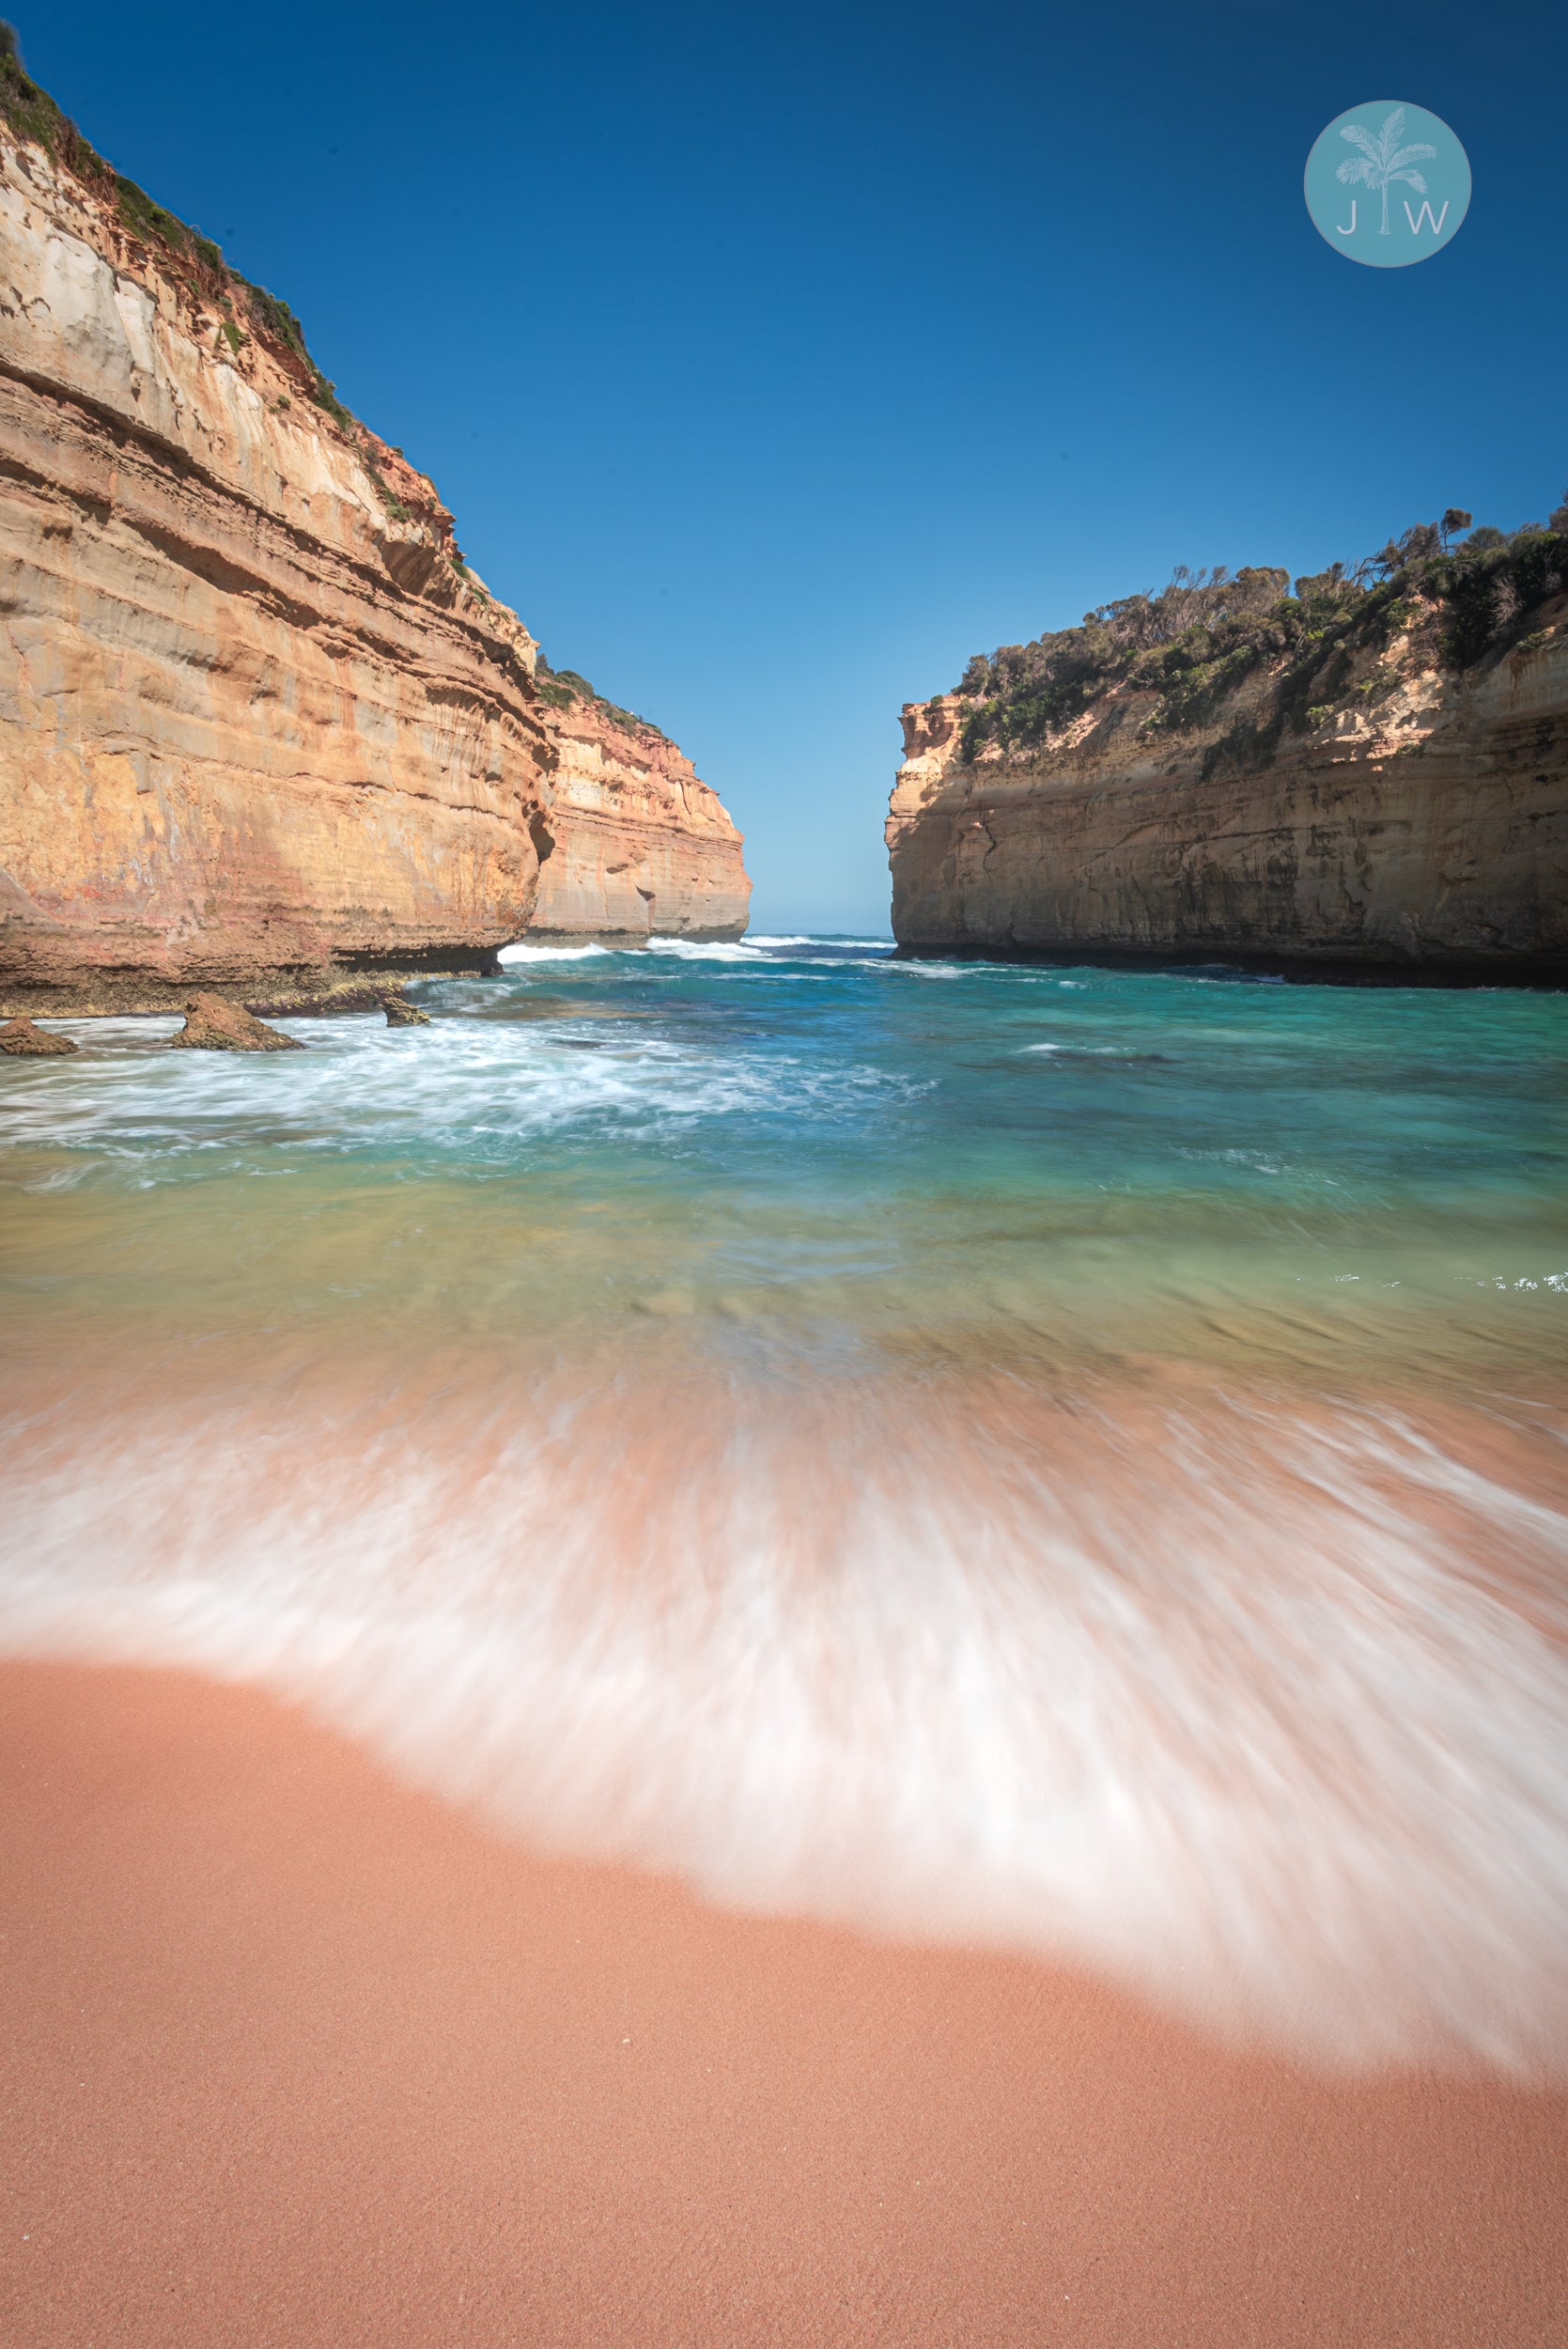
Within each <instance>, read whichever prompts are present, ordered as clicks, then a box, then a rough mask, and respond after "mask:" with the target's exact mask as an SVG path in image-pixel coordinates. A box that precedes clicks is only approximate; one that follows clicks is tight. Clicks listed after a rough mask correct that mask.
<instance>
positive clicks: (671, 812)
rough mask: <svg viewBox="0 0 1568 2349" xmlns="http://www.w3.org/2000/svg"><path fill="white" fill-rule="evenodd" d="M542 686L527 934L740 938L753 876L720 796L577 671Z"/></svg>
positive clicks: (657, 735)
mask: <svg viewBox="0 0 1568 2349" xmlns="http://www.w3.org/2000/svg"><path fill="white" fill-rule="evenodd" d="M544 692H545V695H546V698H547V702H549V703H550V704H551V708H549V712H548V714H549V719H550V723H551V732H552V735H553V739H554V742H555V748H556V754H557V761H558V763H557V765H556V769H555V772H554V775H553V777H552V781H551V807H550V813H549V816H548V817H547V819H546V820H547V823H548V826H549V832H550V835H551V840H552V842H553V848H552V852H551V854H550V855H549V856H548V857H547V860H546V862H545V863H544V865H543V867H542V869H541V872H540V875H539V895H538V902H537V904H536V907H535V910H534V919H533V922H532V923H531V925H530V927H529V935H530V937H534V936H539V937H550V938H595V939H601V940H605V941H622V942H629V943H640V942H641V941H644V940H645V939H647V938H648V937H650V936H652V935H660V936H664V937H679V938H713V939H718V938H738V937H739V936H740V935H741V933H742V932H743V931H744V929H745V927H746V915H747V906H748V903H749V900H750V898H751V894H752V884H751V882H750V880H749V879H747V877H746V868H745V866H744V864H743V863H742V862H741V839H740V834H739V833H738V832H737V831H736V828H735V826H734V824H733V823H732V822H731V821H730V819H729V817H728V816H727V815H726V814H725V812H724V809H723V808H722V805H721V804H720V801H719V797H718V794H717V793H716V792H714V791H711V790H710V789H709V788H708V786H707V785H706V783H704V782H702V781H701V780H700V779H699V777H698V775H697V773H696V771H695V770H694V769H693V768H692V765H691V760H690V759H689V758H687V757H686V755H685V754H684V753H683V752H681V751H680V750H678V749H677V748H676V746H675V743H673V742H671V741H668V740H667V739H665V737H664V736H663V735H662V734H660V732H659V731H658V729H657V728H656V727H654V726H650V725H649V724H647V723H646V722H645V721H644V720H642V719H640V718H635V717H633V716H632V715H631V714H630V712H629V711H627V710H623V709H617V708H613V705H611V704H609V703H607V702H605V701H603V700H602V699H601V698H599V697H598V696H597V695H595V694H594V693H593V692H592V689H591V688H589V687H587V686H586V685H585V684H584V683H583V682H582V680H581V679H576V678H574V679H573V680H572V681H571V683H570V684H567V683H565V682H564V681H563V682H560V683H558V682H557V681H556V680H554V679H552V678H548V677H547V680H546V683H545V686H544Z"/></svg>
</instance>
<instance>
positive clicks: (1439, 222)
mask: <svg viewBox="0 0 1568 2349" xmlns="http://www.w3.org/2000/svg"><path fill="white" fill-rule="evenodd" d="M1448 216H1449V208H1448V204H1447V203H1446V202H1445V203H1444V206H1443V209H1442V210H1441V211H1440V212H1439V213H1438V214H1437V217H1436V220H1432V207H1431V205H1430V204H1423V205H1422V206H1421V210H1420V211H1419V212H1413V211H1412V210H1410V207H1409V205H1408V203H1406V205H1405V219H1406V220H1407V221H1408V222H1409V224H1410V234H1411V235H1412V236H1413V237H1419V236H1420V235H1421V223H1422V221H1423V220H1431V221H1432V233H1433V235H1434V236H1435V237H1440V236H1441V235H1442V233H1443V223H1444V221H1445V220H1447V218H1448Z"/></svg>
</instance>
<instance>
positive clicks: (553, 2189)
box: [0, 1665, 1568, 2349]
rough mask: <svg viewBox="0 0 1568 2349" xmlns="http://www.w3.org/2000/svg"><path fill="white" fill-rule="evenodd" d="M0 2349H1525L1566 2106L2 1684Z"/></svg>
mask: <svg viewBox="0 0 1568 2349" xmlns="http://www.w3.org/2000/svg"><path fill="white" fill-rule="evenodd" d="M0 1770H3V1777H4V1790H5V1792H4V1809H3V1812H0V1843H3V1862H0V1901H3V1908H4V1913H3V1916H0V1929H3V1933H4V1940H3V1942H0V1970H3V1987H0V2029H3V2032H4V2041H5V2056H4V2071H5V2077H4V2090H3V2095H4V2114H5V2119H4V2128H3V2137H0V2339H3V2340H4V2341H5V2342H6V2343H7V2344H8V2349H44V2344H48V2349H61V2344H66V2343H70V2344H72V2345H73V2349H86V2344H88V2343H90V2344H92V2345H93V2349H119V2344H126V2349H155V2345H156V2344H160V2343H167V2342H180V2343H200V2344H202V2345H203V2349H208V2345H209V2344H210V2345H211V2349H219V2345H220V2344H225V2343H234V2344H241V2343H243V2344H245V2349H263V2345H264V2344H276V2349H314V2345H315V2344H328V2343H331V2344H338V2343H365V2344H374V2349H395V2345H396V2349H401V2345H402V2344H409V2349H414V2344H418V2349H433V2345H434V2344H446V2343H452V2344H462V2345H463V2349H489V2344H491V2343H497V2344H499V2343H502V2342H507V2343H529V2344H532V2343H538V2344H549V2349H568V2345H570V2344H578V2343H588V2342H594V2343H600V2342H602V2343H626V2344H634V2345H635V2349H665V2344H669V2345H670V2349H674V2344H676V2343H681V2344H706V2343H714V2344H723V2349H749V2345H750V2344H753V2343H759V2344H760V2343H763V2342H768V2343H777V2344H780V2349H806V2345H807V2344H810V2343H815V2342H832V2343H841V2342H842V2343H855V2344H862V2343H872V2342H877V2343H908V2344H911V2349H913V2345H914V2344H919V2349H948V2345H949V2344H952V2345H953V2349H960V2345H961V2349H982V2345H983V2344H991V2343H995V2344H998V2345H999V2349H1000V2345H1001V2344H1006V2345H1007V2349H1019V2345H1020V2344H1030V2345H1031V2349H1033V2344H1046V2343H1051V2344H1055V2343H1058V2342H1060V2343H1076V2344H1096V2345H1098V2344H1103V2345H1104V2349H1137V2345H1138V2344H1141V2343H1150V2344H1154V2343H1157V2344H1160V2349H1186V2345H1187V2344H1190V2345H1191V2349H1231V2344H1242V2343H1245V2344H1248V2345H1249V2349H1307V2345H1309V2344H1318V2343H1328V2342H1333V2343H1343V2344H1347V2345H1348V2344H1352V2343H1354V2344H1357V2349H1400V2345H1401V2344H1406V2343H1407V2344H1410V2349H1417V2344H1419V2349H1449V2344H1459V2343H1467V2344H1470V2343H1473V2344H1475V2349H1504V2344H1506V2349H1532V2344H1536V2343H1540V2344H1543V2349H1544V2345H1545V2344H1546V2343H1547V2342H1554V2343H1556V2342H1560V2341H1562V2340H1563V2338H1564V2337H1565V2335H1568V2304H1565V2303H1568V2295H1565V2293H1564V2289H1563V2284H1562V2279H1563V2277H1564V2274H1565V2273H1568V2195H1565V2193H1564V2186H1565V2184H1568V2160H1565V2152H1568V2130H1565V2127H1564V2123H1565V2121H1568V2097H1564V2096H1561V2095H1532V2094H1529V2093H1527V2092H1520V2091H1515V2090H1513V2089H1510V2088H1507V2087H1504V2086H1502V2085H1499V2084H1497V2083H1494V2082H1488V2081H1484V2080H1470V2081H1463V2082H1456V2081H1452V2080H1447V2081H1444V2080H1436V2079H1431V2078H1408V2077H1406V2078H1399V2079H1391V2080H1386V2081H1382V2082H1376V2083H1372V2084H1363V2085H1358V2086H1346V2085H1343V2084H1332V2083H1325V2082H1323V2081H1318V2080H1313V2079H1311V2078H1308V2077H1304V2076H1302V2075H1301V2074H1299V2073H1296V2072H1295V2071H1293V2070H1291V2069H1290V2068H1289V2067H1288V2066H1286V2065H1284V2064H1282V2063H1279V2062H1275V2061H1269V2060H1265V2059H1263V2058H1244V2059H1240V2058H1236V2057H1234V2056H1230V2055H1227V2054H1224V2053H1221V2052H1219V2051H1217V2050H1216V2049H1215V2048H1213V2047H1211V2046H1208V2045H1206V2044H1205V2043H1204V2042H1203V2041H1202V2040H1200V2039H1198V2038H1196V2037H1193V2036H1191V2035H1189V2034H1188V2033H1186V2032H1185V2031H1183V2030H1179V2029H1177V2028H1175V2027H1173V2026H1172V2025H1170V2024H1168V2023H1166V2022H1164V2021H1162V2020H1159V2019H1157V2017H1154V2016H1152V2015H1149V2014H1147V2013H1146V2012H1144V2011H1142V2010H1141V2009H1140V2008H1138V2007H1137V2006H1135V2005H1133V2004H1131V2003H1130V2002H1128V2001H1126V2000H1125V1999H1121V1998H1119V1997H1117V1996H1114V1995H1112V1994H1111V1993H1110V1992H1109V1991H1107V1990H1104V1989H1102V1988H1100V1987H1098V1986H1096V1985H1095V1984H1094V1983H1089V1982H1086V1981H1083V1980H1079V1979H1077V1978H1074V1977H1072V1976H1068V1975H1065V1974H1062V1973H1057V1972H1051V1971H1048V1970H1045V1969H1043V1968H1038V1967H1035V1966H1032V1965H1028V1964H1024V1963H1021V1962H1019V1963H1015V1962H1011V1961H1008V1960H1005V1959H999V1958H994V1957H970V1956H962V1955H953V1954H931V1953H927V1952H918V1951H909V1950H901V1949H892V1948H884V1947H879V1946H877V1945H875V1944H872V1943H868V1942H865V1941H862V1940H860V1939H857V1938H856V1937H853V1936H851V1935H849V1934H846V1933H839V1932H833V1931H828V1930H825V1929H822V1928H820V1927H817V1926H813V1925H805V1924H796V1923H780V1922H774V1921H756V1920H751V1919H737V1918H734V1917H728V1916H722V1915H717V1914H713V1913H710V1912H709V1911H707V1910H706V1909H704V1908H703V1907H701V1906H699V1905H698V1904H697V1903H696V1902H695V1901H694V1900H692V1899H691V1897H689V1896H688V1895H687V1894H686V1893H685V1892H684V1891H682V1890H678V1889H675V1888H674V1887H672V1886H670V1885H668V1884H663V1883H656V1882H644V1881H640V1880H637V1879H635V1878H632V1877H629V1876H627V1875H619V1874H615V1873H612V1872H610V1871H606V1870H599V1869H595V1868H590V1867H582V1866H572V1865H566V1864H560V1863H555V1862H548V1861H541V1860H538V1859H533V1858H530V1857H528V1856H526V1855H524V1854H522V1853H520V1852H516V1851H513V1850H511V1849H508V1848H506V1847H505V1846H502V1845H499V1844H497V1843H493V1842H491V1841H489V1840H488V1839H487V1838H486V1837H485V1836H484V1835H482V1834H481V1833H480V1832H478V1831H477V1830H476V1829H474V1828H473V1827H471V1826H470V1825H469V1824H467V1823H466V1822H465V1821H464V1820H463V1819H461V1818H460V1817H458V1816H455V1815H454V1814H453V1813H451V1812H447V1811H446V1810H444V1809H442V1807H441V1806H440V1805H439V1804H437V1803H435V1802H434V1801H431V1800H428V1799H427V1798H425V1797H422V1796H420V1795H417V1794H413V1793H410V1792H408V1791H406V1790H404V1789H402V1788H401V1787H398V1786H396V1785H395V1784H392V1783H391V1782H389V1781H387V1780H386V1779H385V1778H384V1777H383V1776H382V1775H380V1773H379V1771H378V1770H377V1769H376V1768H375V1767H374V1766H372V1765H371V1764H370V1763H369V1762H368V1761H367V1760H365V1758H363V1757H362V1756H361V1755H360V1754H359V1753H357V1752H356V1751H355V1750H352V1749H351V1748H349V1746H347V1745H345V1744H343V1743H341V1742H340V1741H339V1740H337V1739H336V1738H334V1737H333V1736H331V1735H327V1734H325V1733H323V1732H322V1731H320V1730H318V1729H316V1728H314V1727H312V1726H310V1725H308V1724H307V1723H305V1722H303V1720H301V1719H299V1718H298V1717H297V1716H295V1715H293V1714H291V1713H289V1712H287V1710H285V1709H283V1708H281V1707H279V1706H277V1705H274V1704H272V1703H269V1702H267V1701H266V1700H264V1699H262V1698H260V1697H257V1696H254V1695H251V1694H248V1693H244V1692H239V1691H235V1690H230V1689H222V1688H212V1687H209V1686H206V1685H204V1684H202V1683H199V1682H196V1681H194V1680H189V1679H185V1678H181V1677H179V1676H177V1675H174V1674H162V1673H150V1672H149V1673H141V1672H110V1671H88V1670H76V1669H66V1668H57V1667H53V1666H47V1667H46V1666H36V1665H12V1666H8V1667H5V1668H4V1669H3V1670H0Z"/></svg>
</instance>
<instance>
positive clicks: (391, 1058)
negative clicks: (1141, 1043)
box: [0, 991, 913, 1172]
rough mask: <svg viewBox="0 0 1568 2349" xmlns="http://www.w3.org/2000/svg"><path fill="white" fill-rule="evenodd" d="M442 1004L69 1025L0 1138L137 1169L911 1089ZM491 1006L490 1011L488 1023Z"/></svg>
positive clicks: (605, 1024)
mask: <svg viewBox="0 0 1568 2349" xmlns="http://www.w3.org/2000/svg"><path fill="white" fill-rule="evenodd" d="M505 1008H506V998H505V995H502V994H500V993H499V991H498V998H497V1002H496V1004H495V1005H494V1006H493V1007H492V1016H490V1017H488V1018H482V1017H475V1016H468V1017H463V1016H460V1015H448V1016H445V1017H443V1018H442V1019H441V1020H440V1021H439V1023H437V1024H436V1025H434V1026H431V1027H429V1028H413V1029H408V1028H401V1029H396V1030H390V1029H386V1028H383V1027H381V1026H380V1025H379V1024H377V1023H376V1022H375V1021H373V1020H368V1019H363V1018H354V1017H352V1016H349V1017H345V1018H342V1019H299V1020H287V1019H281V1020H278V1021H276V1022H275V1023H274V1024H275V1025H276V1026H278V1027H280V1028H283V1029H284V1030H286V1031H287V1033H288V1034H293V1035H295V1036H297V1037H299V1038H300V1040H301V1041H302V1042H303V1043H304V1044H305V1045H306V1047H307V1048H308V1049H307V1050H305V1051H304V1052H300V1053H292V1052H291V1053H287V1054H280V1055H276V1056H274V1055H272V1054H267V1055H256V1056H255V1057H252V1056H250V1055H248V1054H229V1053H199V1054H198V1053H194V1052H171V1051H169V1050H167V1049H166V1047H167V1043H168V1038H169V1036H170V1035H171V1034H174V1033H175V1032H176V1030H177V1029H178V1027H179V1021H178V1020H174V1019H169V1020H150V1019H136V1020H129V1019H128V1020H116V1021H110V1020H83V1021H79V1022H75V1023H73V1024H72V1026H71V1033H72V1034H75V1035H76V1036H77V1037H78V1038H79V1040H80V1041H81V1043H82V1045H83V1047H84V1050H82V1051H81V1052H80V1054H78V1055H77V1056H75V1057H73V1058H72V1059H70V1060H59V1061H47V1062H43V1063H40V1064H39V1066H37V1067H36V1068H33V1069H31V1070H29V1072H28V1076H29V1081H28V1082H27V1083H26V1084H25V1085H24V1086H18V1087H15V1088H13V1089H12V1090H10V1091H9V1092H8V1095H7V1097H6V1098H5V1100H4V1102H3V1103H0V1144H6V1145H11V1146H32V1147H40V1146H44V1145H48V1144H54V1145H56V1146H59V1145H64V1146H66V1147H76V1148H88V1147H90V1148H93V1149H95V1150H97V1151H99V1152H101V1154H102V1155H103V1156H105V1157H107V1158H113V1159H143V1160H145V1161H147V1163H148V1164H149V1165H151V1164H153V1163H155V1162H158V1161H164V1162H166V1164H165V1167H164V1170H163V1171H167V1172H173V1170H174V1166H175V1163H176V1161H177V1160H178V1159H180V1158H182V1157H184V1156H185V1155H186V1154H187V1153H190V1152H216V1151H222V1152H225V1153H227V1154H229V1155H231V1156H236V1157H239V1158H241V1159H245V1160H247V1161H248V1160H252V1159H266V1158H268V1157H270V1156H271V1155H272V1154H275V1152H276V1150H277V1147H278V1146H279V1144H280V1143H281V1144H287V1145H288V1146H290V1147H292V1148H293V1149H296V1150H307V1151H308V1150H314V1151H322V1152H337V1151H344V1150H353V1149H357V1148H365V1147H380V1146H385V1145H388V1144H396V1143H405V1144H408V1145H410V1146H417V1147H418V1148H419V1149H421V1150H442V1149H457V1150H461V1151H463V1152H464V1153H466V1154H467V1155H469V1156H479V1157H482V1156H485V1155H486V1154H487V1153H489V1155H491V1156H496V1155H500V1156H503V1157H505V1156H506V1155H507V1154H509V1153H512V1152H515V1151H516V1150H517V1149H518V1148H520V1147H522V1146H525V1145H527V1144H528V1143H530V1142H532V1141H534V1140H536V1139H543V1138H545V1137H548V1136H550V1135H551V1134H555V1133H560V1132H563V1131H567V1130H581V1131H583V1132H585V1133H586V1132H590V1131H593V1130H596V1129H597V1130H598V1131H600V1132H613V1134H614V1135H615V1137H616V1138H617V1140H620V1141H623V1142H625V1141H632V1140H635V1139H636V1137H637V1136H638V1135H639V1134H640V1133H644V1134H646V1135H648V1136H649V1137H650V1138H654V1139H657V1138H658V1137H659V1136H660V1134H663V1133H666V1132H668V1131H669V1130H670V1129H671V1128H673V1127H676V1126H689V1125H690V1124H691V1122H692V1121H693V1120H697V1119H704V1118H713V1119H726V1118H737V1117H738V1118H741V1119H746V1120H751V1119H756V1118H763V1117H770V1116H778V1117H789V1118H791V1119H795V1118H799V1117H802V1116H804V1117H808V1118H812V1117H825V1118H833V1117H837V1116H840V1115H846V1116H857V1117H858V1116H860V1115H862V1114H863V1112H864V1107H865V1101H866V1097H867V1094H868V1092H869V1093H882V1094H885V1095H886V1096H887V1097H888V1098H890V1099H893V1098H898V1097H906V1096H908V1093H909V1092H910V1091H911V1090H912V1089H913V1088H912V1086H911V1084H910V1083H909V1082H908V1081H905V1080H901V1079H899V1078H896V1077H893V1076H890V1075H888V1074H886V1073H885V1072H883V1071H881V1070H878V1069H877V1068H875V1067H871V1066H854V1065H844V1064H839V1065H837V1066H828V1065H826V1064H823V1063H820V1062H818V1063H815V1064H814V1063H811V1062H808V1061H804V1060H802V1059H801V1058H800V1056H799V1055H798V1054H793V1053H784V1052H780V1051H776V1050H775V1051H746V1050H733V1049H731V1050H725V1051H722V1052H719V1051H713V1050H706V1049H704V1048H703V1047H702V1045H701V1044H700V1043H698V1044H693V1043H691V1042H687V1041H684V1040H683V1041H676V1040H675V1039H672V1038H671V1037H669V1036H667V1035H664V1034H659V1033H655V1032H653V1031H652V1030H651V1028H649V1027H646V1026H644V1025H642V1024H640V1023H638V1022H635V1021H629V1020H620V1019H606V1020H603V1021H601V1022H595V1021H593V1020H591V1019H582V1018H563V1019H553V1020H552V1019H529V1020H527V1021H522V1020H516V1019H507V1018H505V1016H504V1015H505ZM497 1014H499V1015H502V1016H496V1015H497Z"/></svg>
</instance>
